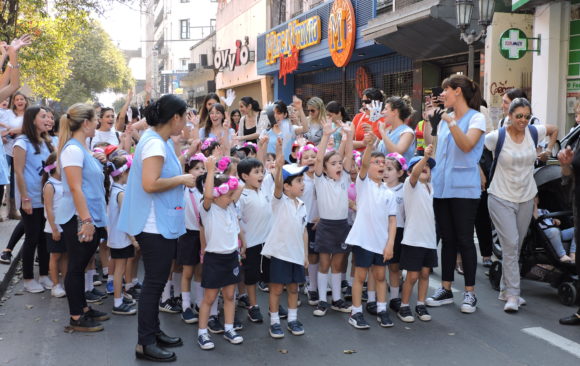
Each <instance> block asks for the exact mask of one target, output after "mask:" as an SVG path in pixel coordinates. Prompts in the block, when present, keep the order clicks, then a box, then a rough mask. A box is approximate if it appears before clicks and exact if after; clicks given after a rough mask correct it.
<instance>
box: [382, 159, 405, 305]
mask: <svg viewBox="0 0 580 366" xmlns="http://www.w3.org/2000/svg"><path fill="white" fill-rule="evenodd" d="M406 170H407V160H406V159H405V158H404V157H403V156H402V155H401V154H399V153H396V152H395V153H390V154H388V155H387V158H386V165H385V175H384V178H383V181H384V182H385V183H386V184H387V187H388V188H389V189H390V190H391V191H392V192H393V194H394V195H395V198H396V201H397V203H396V204H397V235H396V236H395V248H394V250H393V258H391V260H390V261H389V298H390V299H391V300H390V301H389V308H391V310H393V311H394V312H395V314H396V313H398V312H399V308H400V307H401V295H400V291H399V289H400V287H401V285H400V283H401V270H400V268H399V261H400V259H401V241H402V240H403V233H404V229H405V203H404V197H403V183H404V182H405V179H406V177H407V173H406Z"/></svg>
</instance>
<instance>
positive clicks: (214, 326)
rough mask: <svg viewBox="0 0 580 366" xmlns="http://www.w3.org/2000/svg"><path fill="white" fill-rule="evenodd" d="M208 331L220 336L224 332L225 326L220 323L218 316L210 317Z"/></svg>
mask: <svg viewBox="0 0 580 366" xmlns="http://www.w3.org/2000/svg"><path fill="white" fill-rule="evenodd" d="M207 329H209V331H210V332H212V333H214V334H220V333H223V332H224V325H223V324H222V323H221V322H220V320H219V319H218V317H217V316H216V315H212V316H210V317H209V320H208V321H207Z"/></svg>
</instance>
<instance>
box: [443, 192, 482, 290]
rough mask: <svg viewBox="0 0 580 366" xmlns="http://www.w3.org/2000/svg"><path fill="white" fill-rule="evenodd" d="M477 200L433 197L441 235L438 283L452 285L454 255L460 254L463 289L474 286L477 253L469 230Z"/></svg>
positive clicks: (473, 219) (471, 225)
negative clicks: (446, 282) (441, 281)
mask: <svg viewBox="0 0 580 366" xmlns="http://www.w3.org/2000/svg"><path fill="white" fill-rule="evenodd" d="M478 205H479V199H467V198H435V199H434V200H433V207H434V209H435V220H436V221H437V224H438V225H439V234H440V235H441V239H442V245H441V271H442V280H443V281H449V282H453V279H454V277H453V276H454V273H455V262H456V259H457V253H459V254H461V260H462V262H463V272H464V276H465V286H474V285H475V271H476V269H477V252H476V250H475V243H474V242H473V227H474V225H475V216H476V214H477V206H478Z"/></svg>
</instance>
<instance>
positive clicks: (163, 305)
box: [159, 299, 181, 314]
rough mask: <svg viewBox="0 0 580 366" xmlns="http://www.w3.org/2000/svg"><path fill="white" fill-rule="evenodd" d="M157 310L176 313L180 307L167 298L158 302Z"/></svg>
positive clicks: (179, 310)
mask: <svg viewBox="0 0 580 366" xmlns="http://www.w3.org/2000/svg"><path fill="white" fill-rule="evenodd" d="M159 311H163V312H164V313H169V314H178V313H181V309H180V308H179V307H177V306H176V305H175V304H174V303H173V301H171V299H167V300H165V301H164V302H161V301H160V302H159Z"/></svg>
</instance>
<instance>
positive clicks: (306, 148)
mask: <svg viewBox="0 0 580 366" xmlns="http://www.w3.org/2000/svg"><path fill="white" fill-rule="evenodd" d="M305 151H314V153H315V154H318V148H317V147H316V146H314V145H312V144H306V145H304V146H302V147H301V148H300V150H298V154H296V157H297V158H298V161H300V160H302V154H304V152H305Z"/></svg>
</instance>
